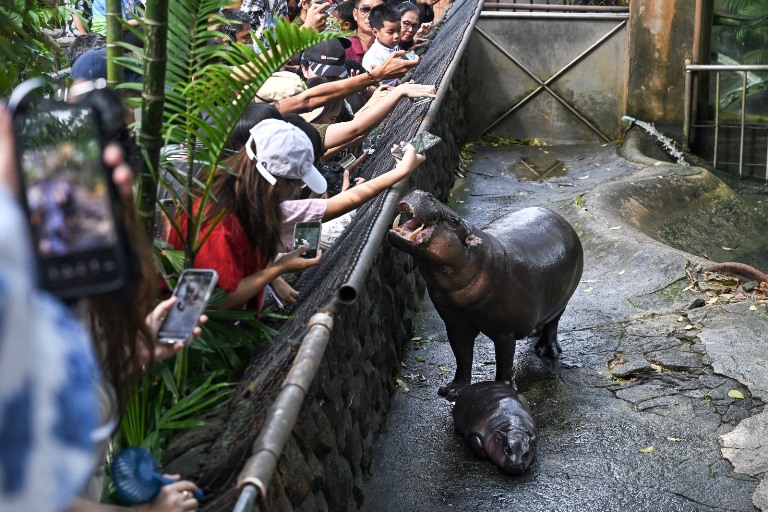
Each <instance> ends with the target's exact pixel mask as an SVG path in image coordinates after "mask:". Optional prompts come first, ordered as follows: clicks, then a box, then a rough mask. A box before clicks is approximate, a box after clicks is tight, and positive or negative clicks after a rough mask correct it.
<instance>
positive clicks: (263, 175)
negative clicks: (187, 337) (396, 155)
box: [168, 119, 424, 308]
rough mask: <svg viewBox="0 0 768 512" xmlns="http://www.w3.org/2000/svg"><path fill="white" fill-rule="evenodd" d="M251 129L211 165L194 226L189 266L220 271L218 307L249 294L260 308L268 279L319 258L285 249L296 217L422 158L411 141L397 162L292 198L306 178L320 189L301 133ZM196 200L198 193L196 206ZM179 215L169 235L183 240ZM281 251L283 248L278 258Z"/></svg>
mask: <svg viewBox="0 0 768 512" xmlns="http://www.w3.org/2000/svg"><path fill="white" fill-rule="evenodd" d="M250 133H251V135H250V138H249V139H248V142H247V143H246V145H245V147H244V148H243V149H241V150H240V151H238V153H237V154H235V155H234V156H233V157H231V158H230V159H229V160H227V161H226V162H225V165H223V166H222V167H221V168H219V169H217V170H216V171H215V173H214V176H213V181H212V185H211V191H210V198H211V199H210V202H209V204H208V205H207V206H206V210H205V213H204V215H203V223H202V226H201V229H200V240H203V243H202V245H201V246H200V248H199V251H198V252H197V254H196V257H195V267H198V268H213V269H216V270H217V271H218V273H219V286H220V287H221V288H222V289H224V291H226V292H227V296H226V300H225V302H224V305H223V307H224V308H235V307H242V306H243V305H245V304H247V303H249V302H250V301H252V300H253V299H256V300H255V304H252V305H253V306H254V307H256V308H260V307H261V300H262V292H263V289H264V287H265V286H266V285H267V284H268V283H270V282H271V281H272V280H273V279H275V278H276V277H278V276H280V275H281V274H284V273H288V272H296V271H299V270H303V269H305V268H308V267H310V266H312V265H316V264H317V263H319V262H320V258H321V257H322V251H318V253H317V256H316V257H314V258H302V257H301V255H302V254H303V253H304V252H305V251H306V249H307V248H308V247H307V246H304V247H301V248H299V249H296V250H293V251H291V250H290V248H291V244H292V241H293V227H294V226H295V225H296V224H297V223H298V222H306V221H313V220H319V221H327V220H330V219H334V218H336V217H338V216H340V215H343V214H344V213H346V212H348V211H351V210H353V209H355V208H357V207H359V206H360V205H362V204H363V203H365V202H366V201H368V200H369V199H372V198H373V197H375V196H376V195H377V194H378V193H379V192H381V191H382V190H384V189H386V188H388V187H390V186H392V185H394V184H395V183H397V182H399V181H400V180H402V179H404V178H406V177H407V176H409V175H410V174H411V172H413V170H414V169H415V168H416V167H417V166H418V165H419V164H420V163H421V162H423V161H424V156H423V155H419V154H417V153H416V152H415V150H414V149H413V148H412V147H409V148H408V149H407V150H406V152H405V156H404V157H403V159H402V160H401V161H400V162H398V164H397V165H396V166H395V168H394V169H392V170H391V171H389V172H387V173H384V174H382V175H381V176H378V177H376V178H374V179H372V180H370V181H366V182H364V183H361V184H360V185H358V186H356V187H353V188H351V189H348V190H346V191H344V192H342V193H340V194H337V195H335V196H333V197H331V198H328V199H324V198H320V199H298V198H299V196H300V194H301V190H302V188H303V187H304V186H307V187H308V188H309V189H310V190H311V191H312V192H314V193H316V194H322V193H323V192H325V190H326V182H325V179H324V178H323V176H322V174H320V171H318V170H317V169H316V168H315V167H314V165H313V161H314V150H313V148H312V144H311V143H310V141H309V139H308V138H307V136H306V135H305V134H304V133H303V132H302V131H301V130H299V129H298V128H297V127H295V126H293V125H291V124H288V123H286V122H284V121H278V120H275V119H267V120H265V121H262V122H260V123H259V124H257V125H256V126H254V127H253V128H252V129H251V131H250ZM199 206H200V202H199V201H198V202H197V203H196V204H195V206H194V208H195V209H197V208H199ZM177 220H178V222H177V225H178V227H179V229H178V230H176V229H174V230H172V231H171V233H170V235H169V237H168V241H169V242H170V243H171V244H172V245H173V246H175V247H176V248H181V247H183V243H184V239H185V238H186V225H187V218H186V214H184V213H183V212H182V213H181V214H180V215H179V218H178V219H177ZM279 253H285V254H282V255H281V256H280V257H279V258H276V257H277V255H278V254H279Z"/></svg>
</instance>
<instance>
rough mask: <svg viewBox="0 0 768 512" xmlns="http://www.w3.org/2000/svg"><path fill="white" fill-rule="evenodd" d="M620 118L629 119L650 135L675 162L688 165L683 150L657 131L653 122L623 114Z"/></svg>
mask: <svg viewBox="0 0 768 512" xmlns="http://www.w3.org/2000/svg"><path fill="white" fill-rule="evenodd" d="M621 119H622V120H623V121H629V122H630V123H633V124H635V125H637V126H638V127H639V128H640V129H641V130H643V131H644V132H645V133H647V134H648V135H650V136H651V137H652V138H653V139H654V140H655V141H656V142H657V143H658V144H659V146H661V149H663V150H664V152H665V153H667V154H668V155H669V156H671V157H672V158H674V159H675V162H676V163H677V164H679V165H688V162H686V160H685V156H684V155H683V152H682V151H680V150H679V149H677V146H675V142H674V141H673V140H672V139H670V138H669V137H667V136H666V135H664V134H663V133H661V132H660V131H658V130H657V129H656V127H655V126H653V123H646V122H645V121H640V120H639V119H635V118H634V117H631V116H624V117H622V118H621Z"/></svg>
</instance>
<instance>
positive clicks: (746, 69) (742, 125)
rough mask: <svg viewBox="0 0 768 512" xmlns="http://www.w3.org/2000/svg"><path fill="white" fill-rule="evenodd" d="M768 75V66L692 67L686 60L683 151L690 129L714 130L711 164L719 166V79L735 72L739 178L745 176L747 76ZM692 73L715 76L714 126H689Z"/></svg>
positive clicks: (696, 65) (710, 65) (707, 65)
mask: <svg viewBox="0 0 768 512" xmlns="http://www.w3.org/2000/svg"><path fill="white" fill-rule="evenodd" d="M760 71H763V72H768V65H766V64H759V65H757V64H756V65H742V64H735V65H732V64H691V61H690V60H688V59H686V61H685V105H684V107H683V108H684V111H685V112H684V120H683V148H684V149H685V150H686V151H688V149H689V146H690V135H691V127H711V126H713V127H714V132H715V133H714V138H715V141H714V144H713V158H712V165H714V166H715V167H717V165H718V145H719V142H720V128H721V127H722V123H721V120H720V113H721V108H720V79H721V73H723V72H737V73H741V113H740V120H739V129H740V131H739V162H738V166H739V178H741V177H743V175H744V144H745V136H744V134H745V129H746V124H747V123H746V114H747V112H746V110H747V109H746V104H747V77H748V76H749V73H751V72H752V73H754V72H760ZM694 73H714V74H715V119H714V121H713V123H714V124H713V125H710V124H704V123H694V124H692V118H693V115H694V113H693V94H694V86H693V79H694V77H693V74H694ZM765 179H766V181H768V150H767V153H766V163H765Z"/></svg>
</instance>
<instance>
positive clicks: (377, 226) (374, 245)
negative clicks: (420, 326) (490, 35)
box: [337, 0, 483, 304]
mask: <svg viewBox="0 0 768 512" xmlns="http://www.w3.org/2000/svg"><path fill="white" fill-rule="evenodd" d="M467 1H470V0H467ZM482 10H483V2H478V4H477V7H476V8H475V12H474V14H473V15H472V20H471V21H470V23H469V25H468V28H469V27H471V29H470V30H467V31H465V32H464V36H463V38H462V40H461V42H460V43H459V46H457V47H456V53H454V55H461V56H462V57H463V56H464V51H465V50H466V49H467V45H468V44H469V39H470V37H472V32H473V30H474V27H475V25H477V20H478V18H479V17H480V12H481V11H482ZM460 61H461V58H459V59H454V60H453V61H451V63H450V65H449V66H448V69H446V70H445V74H444V75H443V80H442V82H441V87H440V88H439V89H438V91H437V94H436V95H435V99H434V100H433V101H432V104H431V105H430V106H429V110H427V113H426V115H425V116H424V119H423V120H422V121H421V124H419V128H418V129H417V130H416V133H419V132H422V131H425V130H428V129H429V127H430V126H432V123H433V122H434V120H435V118H436V117H437V114H438V112H439V111H440V106H441V105H442V104H443V100H444V99H445V97H446V95H447V94H448V89H449V84H450V83H451V80H452V79H453V75H455V74H456V70H457V69H458V67H459V66H460V65H461V62H460ZM407 181H408V180H403V181H401V182H399V183H397V184H396V185H394V186H393V187H391V188H390V189H389V190H388V191H387V192H386V194H387V196H386V198H385V199H384V204H383V205H382V210H381V214H380V215H379V217H378V218H377V219H376V221H375V222H374V225H373V227H372V228H371V232H370V234H369V236H368V239H367V240H366V241H365V245H364V246H363V248H362V250H361V251H360V257H359V258H358V260H357V265H355V268H354V269H352V272H350V274H349V277H348V278H347V281H346V282H345V283H344V284H342V285H341V287H340V288H339V290H338V292H337V297H338V299H339V301H341V302H342V303H343V304H351V303H352V302H354V301H355V300H357V296H358V290H360V288H361V287H362V286H363V284H364V282H365V278H366V276H367V275H368V272H369V270H370V269H371V265H372V264H373V259H374V258H375V257H376V254H378V252H379V248H380V247H381V240H382V239H383V238H384V235H385V234H386V232H387V230H388V229H389V226H390V224H391V221H392V218H391V216H390V215H387V214H386V213H385V212H387V211H391V212H394V210H395V208H396V207H397V203H398V202H399V201H400V198H401V197H402V196H403V194H404V193H405V190H406V187H407Z"/></svg>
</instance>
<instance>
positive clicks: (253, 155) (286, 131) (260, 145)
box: [245, 119, 328, 194]
mask: <svg viewBox="0 0 768 512" xmlns="http://www.w3.org/2000/svg"><path fill="white" fill-rule="evenodd" d="M250 134H251V136H250V137H248V142H246V143H245V151H246V153H248V157H249V158H250V159H251V160H253V161H255V162H256V169H258V171H259V174H261V175H262V176H263V177H264V179H265V180H267V181H268V182H269V183H270V184H272V185H274V184H275V183H277V180H276V179H275V176H280V177H282V178H287V179H291V180H301V181H303V182H304V183H305V184H306V185H307V186H308V187H309V189H310V190H311V191H312V192H314V193H316V194H322V193H323V192H325V190H326V189H327V188H328V184H327V183H326V181H325V178H323V175H322V174H320V171H318V170H317V168H315V166H314V165H313V162H314V160H315V153H314V149H313V148H312V142H310V140H309V137H307V135H306V134H305V133H304V132H302V131H301V130H300V129H298V128H297V127H295V126H294V125H292V124H289V123H286V122H285V121H279V120H277V119H265V120H264V121H261V122H260V123H259V124H257V125H256V126H254V127H253V128H251V130H250Z"/></svg>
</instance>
